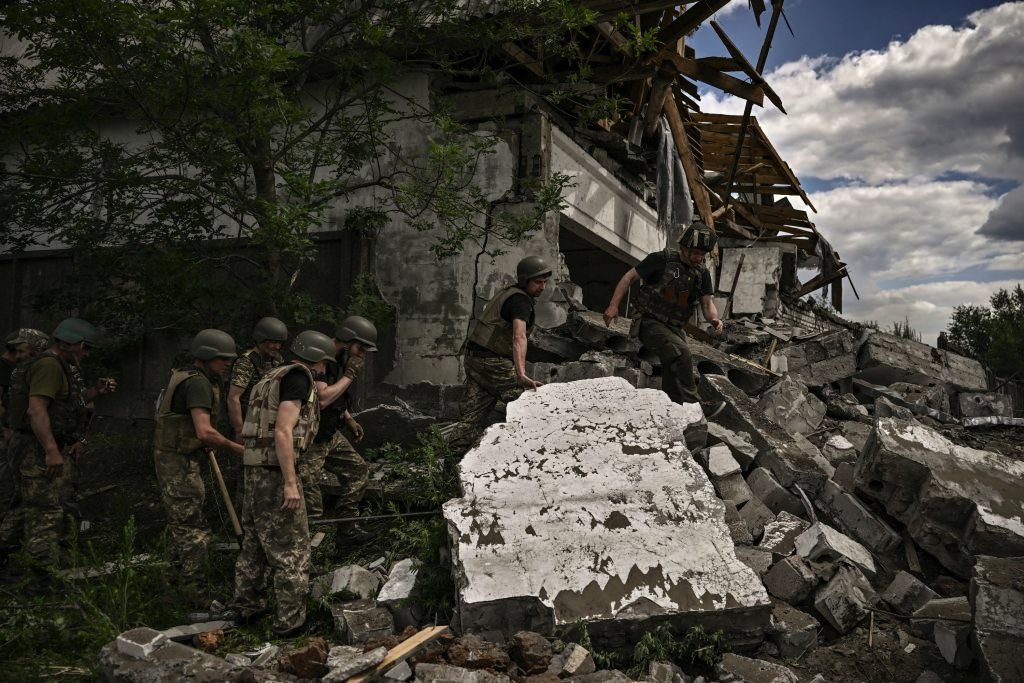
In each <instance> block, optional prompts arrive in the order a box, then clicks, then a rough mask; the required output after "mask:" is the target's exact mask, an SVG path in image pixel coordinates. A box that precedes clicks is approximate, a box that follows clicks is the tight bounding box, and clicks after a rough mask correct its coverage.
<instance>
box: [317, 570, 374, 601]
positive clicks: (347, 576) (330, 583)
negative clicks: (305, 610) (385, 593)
mask: <svg viewBox="0 0 1024 683" xmlns="http://www.w3.org/2000/svg"><path fill="white" fill-rule="evenodd" d="M309 583H310V594H311V595H312V596H313V599H314V600H319V599H320V598H322V597H326V596H328V595H337V594H338V593H347V594H349V595H351V596H353V597H359V598H372V597H373V596H374V595H376V594H377V589H378V588H380V579H379V578H377V575H376V574H374V573H373V572H371V571H370V570H368V569H364V568H362V567H360V566H359V565H357V564H350V565H347V566H344V567H338V568H337V569H335V570H334V571H333V572H331V573H330V574H323V575H321V576H318V577H316V578H314V579H313V580H311V581H310V582H309Z"/></svg>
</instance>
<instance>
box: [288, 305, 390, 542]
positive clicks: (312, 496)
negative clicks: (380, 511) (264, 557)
mask: <svg viewBox="0 0 1024 683" xmlns="http://www.w3.org/2000/svg"><path fill="white" fill-rule="evenodd" d="M332 343H333V345H334V347H333V348H334V354H335V364H334V365H332V366H330V367H328V369H327V373H326V375H325V376H324V378H323V381H322V382H318V383H317V386H318V389H319V393H320V407H321V409H322V411H321V416H320V417H321V421H320V431H319V433H317V436H316V439H314V441H313V446H312V447H311V448H310V449H309V451H308V452H307V453H306V456H307V457H305V458H303V460H302V463H301V466H300V468H299V476H300V478H301V479H302V487H303V493H304V494H305V497H306V511H307V513H308V514H309V517H310V519H316V518H318V517H321V516H322V515H323V513H324V505H323V497H322V495H321V493H320V475H321V473H322V472H323V470H324V469H326V470H327V471H328V472H331V473H332V474H334V475H335V476H337V477H338V482H339V483H340V484H341V494H340V495H339V496H338V501H337V504H336V507H335V513H336V514H337V515H338V516H340V517H355V516H357V515H358V514H359V501H360V500H362V498H363V492H364V491H365V490H366V481H367V478H368V476H369V468H368V467H367V465H366V461H365V460H363V458H362V456H361V455H359V452H358V451H356V449H355V447H354V446H353V445H352V442H353V441H354V442H355V443H359V442H360V441H362V440H363V427H362V425H360V424H359V423H358V422H357V421H356V419H355V418H354V417H352V413H351V412H350V410H349V409H350V403H349V390H350V389H351V387H352V384H353V383H354V382H355V380H356V378H357V377H359V375H360V374H361V373H362V371H363V366H364V364H365V359H366V354H367V352H370V351H376V350H377V328H376V326H374V324H373V323H372V322H370V321H369V320H367V319H366V318H364V317H362V316H358V315H353V316H349V317H348V318H345V320H343V321H342V323H341V325H340V326H339V327H338V331H337V332H335V334H334V340H333V342H332ZM342 426H344V427H346V428H347V429H348V432H349V434H348V436H346V435H345V434H344V433H343V432H342ZM367 535H368V534H367V533H366V532H365V531H364V530H363V529H362V528H361V527H360V526H359V525H358V524H356V523H348V524H344V525H342V526H340V527H339V528H338V538H340V539H341V540H343V541H348V542H355V541H359V540H363V539H365V538H366V537H367Z"/></svg>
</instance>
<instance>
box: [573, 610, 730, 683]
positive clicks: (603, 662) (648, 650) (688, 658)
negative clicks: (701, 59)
mask: <svg viewBox="0 0 1024 683" xmlns="http://www.w3.org/2000/svg"><path fill="white" fill-rule="evenodd" d="M572 629H573V631H574V636H575V638H576V640H577V641H578V642H579V644H580V645H582V646H583V647H585V648H586V649H588V650H590V652H591V654H592V655H593V657H594V662H595V663H596V664H597V666H598V668H599V669H619V670H622V671H625V672H626V673H628V674H629V675H630V677H632V678H634V679H640V678H643V677H644V676H646V675H647V672H648V670H649V668H650V665H651V663H652V662H673V663H675V664H678V665H679V666H680V667H681V668H682V669H683V670H684V671H686V672H688V673H689V672H693V671H694V669H695V668H698V669H700V670H702V671H709V670H710V669H711V668H712V667H713V666H714V665H715V663H716V662H718V661H719V660H720V659H721V658H722V652H723V643H722V632H721V631H715V632H714V633H707V632H705V631H704V629H703V628H701V627H700V626H693V627H691V628H690V629H689V630H687V632H686V633H685V634H684V635H683V637H682V639H678V638H677V637H676V635H675V630H674V629H673V627H672V626H671V625H669V624H661V625H660V626H658V627H657V628H655V629H654V630H653V631H647V632H646V633H644V634H643V636H641V638H640V640H639V641H638V642H637V643H636V645H634V646H633V651H632V653H630V654H628V655H627V654H624V653H620V652H604V651H601V650H597V649H595V647H594V644H593V642H592V641H591V639H590V633H589V631H588V629H587V625H586V623H584V622H577V623H576V624H574V625H573V627H572Z"/></svg>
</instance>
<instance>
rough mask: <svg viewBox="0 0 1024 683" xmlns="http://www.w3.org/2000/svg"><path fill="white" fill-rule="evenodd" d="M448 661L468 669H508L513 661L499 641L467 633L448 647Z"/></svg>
mask: <svg viewBox="0 0 1024 683" xmlns="http://www.w3.org/2000/svg"><path fill="white" fill-rule="evenodd" d="M448 661H449V662H451V663H452V664H454V665H455V666H462V667H465V668H467V669H491V670H494V671H506V670H507V669H508V667H509V664H510V663H511V661H512V660H511V659H510V658H509V655H508V652H506V651H505V648H503V647H502V646H501V645H499V644H498V643H494V642H491V641H489V640H485V639H483V638H481V637H480V636H477V635H473V634H467V635H464V636H462V637H461V638H458V639H457V640H456V641H455V643H454V644H453V645H452V646H451V647H450V648H448Z"/></svg>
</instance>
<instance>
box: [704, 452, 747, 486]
mask: <svg viewBox="0 0 1024 683" xmlns="http://www.w3.org/2000/svg"><path fill="white" fill-rule="evenodd" d="M706 453H707V460H706V466H707V473H708V476H709V477H712V478H720V477H727V476H729V475H730V474H740V473H741V471H742V470H741V468H740V464H739V463H738V462H736V458H734V457H732V451H731V450H730V449H729V447H728V446H726V445H724V444H719V445H717V446H711V447H710V448H708V449H706Z"/></svg>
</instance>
